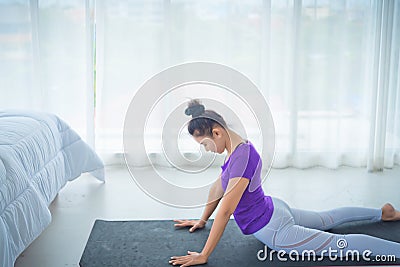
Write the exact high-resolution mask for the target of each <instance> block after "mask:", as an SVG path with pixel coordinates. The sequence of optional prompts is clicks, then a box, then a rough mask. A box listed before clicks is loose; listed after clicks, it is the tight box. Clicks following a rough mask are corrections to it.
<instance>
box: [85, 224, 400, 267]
mask: <svg viewBox="0 0 400 267" xmlns="http://www.w3.org/2000/svg"><path fill="white" fill-rule="evenodd" d="M211 224H212V221H210V222H209V223H208V224H207V226H206V227H205V228H203V229H200V230H196V231H195V232H193V233H190V232H189V231H188V228H182V229H175V228H174V226H173V225H174V222H173V221H172V220H167V221H162V220H161V221H103V220H96V221H95V224H94V226H93V229H92V231H91V233H90V236H89V240H88V242H87V244H86V247H85V250H84V252H83V255H82V258H81V260H80V263H79V264H80V266H82V267H100V266H109V267H112V266H115V267H117V266H118V267H123V266H157V267H158V266H173V265H170V264H169V263H168V261H169V258H170V257H171V256H174V255H175V256H180V255H186V253H187V250H191V251H197V252H200V251H201V249H202V248H203V246H204V244H205V242H206V240H207V237H208V234H209V232H210V229H211ZM331 232H334V233H343V234H346V233H364V234H369V235H373V236H376V237H380V238H384V239H387V240H392V241H396V242H400V222H377V223H370V222H352V223H347V224H344V225H341V226H340V227H337V228H335V229H332V230H331ZM260 250H264V244H262V243H261V242H260V241H258V240H257V239H256V238H255V237H254V236H252V235H243V234H242V233H241V232H240V229H239V228H238V226H237V225H236V223H235V222H234V221H233V220H230V221H229V223H228V225H227V227H226V229H225V232H224V234H223V236H222V238H221V240H220V242H219V243H218V245H217V247H216V249H215V250H214V252H213V254H212V255H211V256H210V257H209V259H208V263H207V264H205V265H203V266H209V267H211V266H213V267H215V266H218V267H225V266H229V267H236V266H237V267H239V266H240V267H244V266H350V265H351V266H355V265H360V266H361V265H392V266H393V265H400V260H399V259H397V260H396V261H395V262H385V263H382V262H374V261H370V262H367V261H362V260H360V261H341V260H339V259H338V260H336V261H331V260H330V259H329V258H327V257H325V258H324V259H323V260H322V261H321V260H317V261H302V260H300V261H292V260H291V259H290V258H289V257H288V255H285V256H284V258H286V259H287V261H280V260H279V259H278V257H277V255H276V254H273V257H272V260H271V259H269V258H267V259H265V260H264V261H262V260H259V258H258V257H257V253H258V252H259V251H260ZM267 251H268V252H267V257H269V255H270V254H268V253H270V252H269V251H270V250H269V249H268V250H267ZM264 255H265V254H264V253H260V258H261V259H263V256H264ZM371 259H372V260H374V259H373V258H371Z"/></svg>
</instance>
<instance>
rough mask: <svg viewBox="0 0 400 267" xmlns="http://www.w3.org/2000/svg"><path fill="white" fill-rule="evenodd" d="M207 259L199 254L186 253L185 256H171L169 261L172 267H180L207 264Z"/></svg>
mask: <svg viewBox="0 0 400 267" xmlns="http://www.w3.org/2000/svg"><path fill="white" fill-rule="evenodd" d="M207 260H208V258H207V257H206V256H204V255H203V254H201V253H198V252H193V251H188V255H186V256H173V257H171V260H170V261H169V263H170V264H172V265H177V264H180V266H181V267H186V266H192V265H199V264H205V263H207Z"/></svg>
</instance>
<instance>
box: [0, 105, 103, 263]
mask: <svg viewBox="0 0 400 267" xmlns="http://www.w3.org/2000/svg"><path fill="white" fill-rule="evenodd" d="M84 172H90V173H91V174H93V176H95V177H96V178H97V179H99V180H101V181H104V166H103V163H102V161H101V160H100V158H99V157H98V155H97V154H96V153H95V152H94V151H93V150H92V149H91V148H90V147H89V146H88V145H87V144H86V143H85V142H84V141H83V140H82V139H81V138H80V136H79V135H78V134H77V133H76V132H75V131H74V130H73V129H71V128H70V127H69V125H68V124H67V123H65V122H64V121H63V120H61V119H60V118H59V117H58V116H56V115H54V114H49V113H41V112H27V111H17V110H0V266H2V267H11V266H14V262H15V260H16V258H17V257H18V255H19V254H20V253H21V252H22V251H23V250H24V249H25V248H26V247H27V246H28V245H29V244H30V243H32V241H33V240H34V239H35V238H36V237H37V236H39V235H40V233H41V232H42V231H43V230H44V229H45V228H46V227H47V226H48V225H49V224H50V222H51V214H50V211H49V209H48V206H49V204H50V203H51V202H52V201H53V200H54V198H55V197H56V195H57V193H58V192H59V191H60V189H61V188H62V187H63V186H64V185H65V184H66V183H67V182H68V181H71V180H73V179H75V178H77V177H79V176H80V175H81V174H82V173H84Z"/></svg>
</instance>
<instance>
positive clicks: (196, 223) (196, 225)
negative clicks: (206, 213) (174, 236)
mask: <svg viewBox="0 0 400 267" xmlns="http://www.w3.org/2000/svg"><path fill="white" fill-rule="evenodd" d="M174 222H177V223H176V224H174V226H175V227H190V229H189V232H191V233H192V232H194V231H195V230H196V229H201V228H204V226H205V225H206V222H205V221H203V220H174Z"/></svg>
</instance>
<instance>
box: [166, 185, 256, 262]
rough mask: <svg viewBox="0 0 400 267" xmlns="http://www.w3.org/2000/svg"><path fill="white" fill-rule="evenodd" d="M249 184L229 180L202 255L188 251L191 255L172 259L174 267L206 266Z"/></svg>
mask: <svg viewBox="0 0 400 267" xmlns="http://www.w3.org/2000/svg"><path fill="white" fill-rule="evenodd" d="M248 184H249V179H246V178H242V177H237V178H232V179H230V180H229V183H228V186H227V189H226V193H225V195H224V196H223V199H222V203H221V206H220V208H219V210H218V213H217V215H216V217H215V219H214V223H213V225H212V227H211V231H210V235H209V236H208V239H207V242H206V244H205V246H204V248H203V250H202V251H201V253H197V252H191V251H188V254H189V255H186V256H180V257H176V256H174V257H171V260H170V263H171V264H173V265H176V264H181V265H182V266H184V267H186V266H191V265H197V264H204V263H206V262H207V260H208V257H209V256H210V255H211V253H212V252H213V250H214V249H215V247H216V246H217V244H218V242H219V240H220V239H221V236H222V234H223V232H224V230H225V227H226V225H227V223H228V221H229V219H230V216H231V215H232V213H233V212H234V211H235V209H236V207H237V205H238V203H239V201H240V199H241V197H242V195H243V192H244V191H245V190H246V188H247V186H248Z"/></svg>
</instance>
